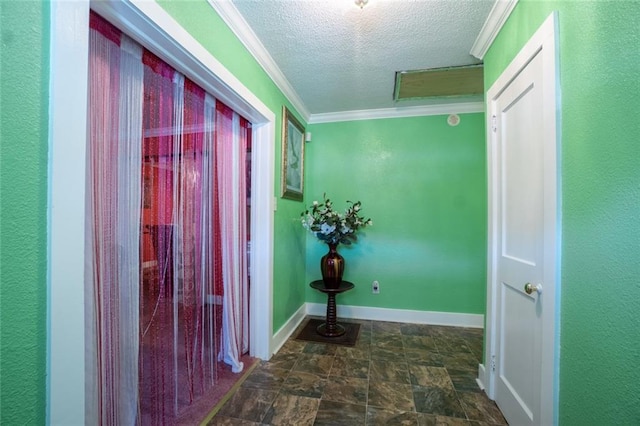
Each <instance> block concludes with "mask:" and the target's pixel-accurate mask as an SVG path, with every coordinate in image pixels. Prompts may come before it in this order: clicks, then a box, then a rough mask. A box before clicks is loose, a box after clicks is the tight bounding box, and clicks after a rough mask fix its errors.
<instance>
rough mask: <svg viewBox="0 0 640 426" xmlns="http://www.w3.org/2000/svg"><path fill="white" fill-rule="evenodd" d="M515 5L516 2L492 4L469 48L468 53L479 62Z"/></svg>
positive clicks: (508, 1) (514, 0)
mask: <svg viewBox="0 0 640 426" xmlns="http://www.w3.org/2000/svg"><path fill="white" fill-rule="evenodd" d="M517 3H518V0H497V1H496V2H495V3H494V4H493V7H492V8H491V12H489V16H487V20H486V21H484V25H483V26H482V29H481V30H480V33H479V34H478V37H476V41H475V42H474V43H473V46H472V47H471V52H470V53H471V54H472V55H473V56H475V57H476V58H478V59H480V60H482V59H484V55H485V54H486V53H487V50H489V47H490V46H491V43H493V40H495V38H496V36H497V35H498V33H499V32H500V30H501V29H502V26H503V25H504V23H505V22H506V21H507V18H508V17H509V15H510V14H511V12H512V11H513V8H515V7H516V4H517Z"/></svg>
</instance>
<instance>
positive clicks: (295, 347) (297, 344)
mask: <svg viewBox="0 0 640 426" xmlns="http://www.w3.org/2000/svg"><path fill="white" fill-rule="evenodd" d="M294 336H297V334H294ZM306 345H307V342H305V341H303V340H295V339H289V340H287V341H286V342H285V343H284V345H282V347H281V348H280V350H279V351H278V354H300V353H302V351H303V350H304V347H305V346H306Z"/></svg>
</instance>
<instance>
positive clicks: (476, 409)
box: [458, 392, 507, 425]
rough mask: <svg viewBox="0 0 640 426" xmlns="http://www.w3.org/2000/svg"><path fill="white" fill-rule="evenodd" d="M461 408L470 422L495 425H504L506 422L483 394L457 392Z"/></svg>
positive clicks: (494, 405)
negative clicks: (475, 421)
mask: <svg viewBox="0 0 640 426" xmlns="http://www.w3.org/2000/svg"><path fill="white" fill-rule="evenodd" d="M458 397H459V398H460V403H461V404H462V408H463V409H464V411H465V412H466V413H467V417H468V418H469V419H470V420H477V421H481V422H487V423H491V424H496V425H506V424H507V421H506V420H505V419H504V416H503V415H502V413H501V412H500V410H499V409H498V406H497V405H496V403H495V402H493V401H491V400H490V399H489V398H488V397H487V395H486V394H485V393H484V392H458Z"/></svg>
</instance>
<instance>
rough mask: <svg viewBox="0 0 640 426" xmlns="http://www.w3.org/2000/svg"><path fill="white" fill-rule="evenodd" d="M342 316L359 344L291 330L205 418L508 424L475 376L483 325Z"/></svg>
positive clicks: (225, 421) (475, 425) (275, 421)
mask: <svg viewBox="0 0 640 426" xmlns="http://www.w3.org/2000/svg"><path fill="white" fill-rule="evenodd" d="M344 321H348V322H358V323H360V324H361V327H360V335H359V337H358V342H357V344H356V346H354V347H347V346H337V345H328V344H322V343H313V342H305V341H301V340H296V339H295V336H296V335H297V331H296V332H295V333H293V335H292V337H291V338H289V340H288V341H287V342H286V343H285V344H284V345H283V347H282V348H281V349H280V351H278V353H277V354H276V355H274V356H273V357H272V359H271V360H270V361H268V362H261V363H260V365H258V366H257V367H256V369H255V370H254V371H253V372H252V373H251V374H250V375H249V376H248V377H247V379H246V380H245V381H244V382H243V383H242V385H241V386H240V387H239V389H238V390H237V391H236V393H235V394H234V395H233V396H231V398H230V399H229V400H228V401H227V402H226V404H225V405H223V406H222V407H221V409H220V410H219V411H218V412H217V414H216V416H215V417H213V419H212V420H211V421H210V422H209V423H208V424H209V425H266V424H268V425H296V426H298V425H332V426H335V425H417V426H423V425H425V426H426V425H460V426H462V425H468V426H471V425H473V426H488V425H505V424H506V421H505V420H504V418H503V416H502V414H501V413H500V411H499V410H498V408H497V406H496V405H495V404H494V403H493V401H491V400H489V399H488V398H487V397H486V395H485V394H484V392H482V391H481V390H480V389H479V388H478V385H477V383H476V380H475V378H476V376H477V371H478V364H479V363H480V362H481V360H482V336H483V330H482V329H471V328H458V327H443V326H432V325H423V324H404V323H391V322H377V321H361V320H344ZM306 322H307V320H306V319H305V321H303V323H302V324H301V326H300V327H302V326H304V324H305V323H306ZM299 329H300V328H299Z"/></svg>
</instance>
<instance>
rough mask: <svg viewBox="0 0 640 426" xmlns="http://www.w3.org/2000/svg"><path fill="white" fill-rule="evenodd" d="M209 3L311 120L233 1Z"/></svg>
mask: <svg viewBox="0 0 640 426" xmlns="http://www.w3.org/2000/svg"><path fill="white" fill-rule="evenodd" d="M208 3H209V5H211V7H212V8H213V10H215V11H216V13H217V14H218V15H220V18H222V20H223V21H224V22H225V23H226V24H227V25H228V26H229V28H230V29H231V31H232V32H233V33H234V34H235V36H236V37H238V39H239V40H240V42H241V43H242V44H243V45H244V46H245V47H246V48H247V50H248V51H249V53H251V55H252V56H253V57H254V58H255V60H256V61H257V62H258V64H260V66H261V67H262V69H264V71H265V72H266V73H267V75H268V76H269V77H270V78H271V79H272V80H273V82H274V83H275V85H276V86H278V88H279V89H280V90H281V91H282V93H283V94H284V95H285V97H286V98H287V99H288V100H289V102H291V104H292V105H293V107H294V108H295V109H296V110H297V111H298V113H299V114H300V115H301V116H302V119H303V120H304V121H309V116H310V113H309V110H308V109H307V107H306V105H305V104H304V102H302V99H300V96H298V93H297V92H296V91H295V90H294V89H293V87H292V86H291V84H290V83H289V80H287V78H286V77H285V76H284V74H283V73H282V71H281V70H280V67H278V65H277V64H276V62H275V61H274V60H273V58H272V57H271V55H270V54H269V52H268V51H267V49H266V48H265V47H264V45H263V44H262V42H261V41H260V39H259V38H258V37H257V36H256V34H255V33H254V32H253V30H252V29H251V27H250V26H249V24H247V21H245V19H244V18H243V17H242V15H241V14H240V12H238V9H236V7H235V6H234V5H233V3H231V2H230V1H229V0H226V1H224V0H208Z"/></svg>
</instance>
